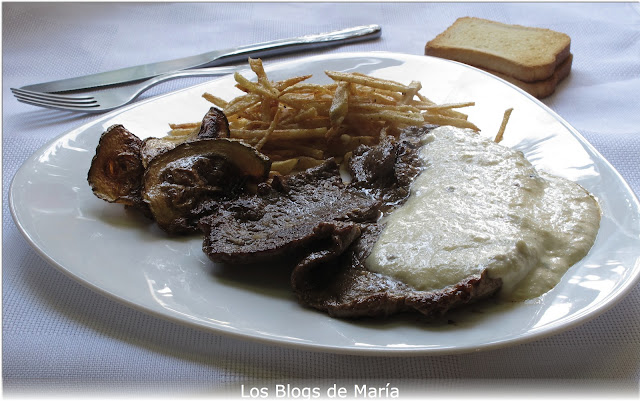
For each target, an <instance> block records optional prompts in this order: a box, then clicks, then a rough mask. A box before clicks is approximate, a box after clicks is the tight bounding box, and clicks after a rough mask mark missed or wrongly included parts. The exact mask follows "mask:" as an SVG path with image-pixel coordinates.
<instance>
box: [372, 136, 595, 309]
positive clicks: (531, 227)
mask: <svg viewBox="0 0 640 401" xmlns="http://www.w3.org/2000/svg"><path fill="white" fill-rule="evenodd" d="M421 141H422V144H423V146H422V147H421V149H420V157H421V158H422V159H423V163H424V165H425V168H424V170H423V171H422V172H421V173H420V174H419V175H418V177H416V179H415V181H414V183H413V184H412V187H411V194H410V196H409V198H408V199H407V201H406V203H405V204H404V205H402V206H401V207H399V208H398V209H396V210H394V211H393V212H391V213H390V214H389V215H387V216H385V217H384V218H383V221H382V223H383V224H385V227H384V229H383V231H382V233H381V235H380V238H379V239H378V241H377V242H376V244H375V245H374V247H373V249H372V252H371V254H370V255H369V257H368V258H367V260H366V262H365V263H366V265H367V268H369V269H370V270H371V271H374V272H378V273H383V274H386V275H389V276H392V277H395V278H397V279H399V280H401V281H403V282H405V283H407V284H410V285H412V286H413V287H415V288H417V289H419V290H425V291H430V290H438V289H443V288H445V287H447V286H450V285H454V284H456V283H458V282H460V281H461V280H463V279H465V278H467V277H469V276H471V275H474V274H479V273H481V272H482V271H484V270H485V269H486V270H487V273H488V274H489V276H490V277H494V278H497V277H499V278H501V279H502V281H503V286H502V290H501V295H502V296H503V297H506V298H508V299H512V300H523V299H530V298H535V297H537V296H539V295H542V294H544V293H545V292H547V291H548V290H550V289H551V288H553V287H554V286H555V285H556V284H557V283H558V282H559V280H560V278H561V277H562V276H563V274H564V273H565V272H566V271H567V270H568V268H569V267H570V266H571V265H573V264H574V263H576V262H578V261H579V260H580V259H582V258H583V257H584V256H585V255H586V254H587V253H588V251H589V249H590V248H591V246H592V245H593V243H594V241H595V238H596V234H597V232H598V228H599V225H600V208H599V206H598V204H597V202H596V201H595V199H594V198H593V196H591V195H590V194H589V193H588V192H587V191H586V190H584V189H583V188H582V187H581V186H579V185H578V184H575V183H573V182H571V181H568V180H566V179H563V178H560V177H555V176H552V175H549V174H546V173H544V172H538V171H537V170H536V169H535V168H534V167H533V166H532V165H531V163H529V161H527V160H526V159H525V157H524V155H523V154H522V152H519V151H516V150H513V149H510V148H507V147H504V146H502V145H499V144H497V143H495V142H493V141H491V140H489V139H487V138H484V137H482V136H480V135H479V134H477V133H475V132H474V131H472V130H463V129H458V128H454V127H439V128H436V129H434V130H432V131H431V132H430V133H428V134H425V135H424V136H423V137H422V138H421Z"/></svg>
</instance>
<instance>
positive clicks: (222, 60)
mask: <svg viewBox="0 0 640 401" xmlns="http://www.w3.org/2000/svg"><path fill="white" fill-rule="evenodd" d="M381 34H382V28H381V27H380V26H378V25H365V26H357V27H353V28H347V29H341V30H339V31H333V32H328V33H320V34H314V35H305V36H300V37H297V38H290V39H278V40H273V41H269V42H263V43H257V44H253V45H246V46H240V47H235V48H231V49H225V50H214V51H211V52H207V53H202V54H198V55H195V56H189V57H184V58H179V59H175V60H168V61H160V62H155V63H150V64H144V65H138V66H134V67H126V68H121V69H117V70H113V71H106V72H100V73H97V74H91V75H85V76H82V77H76V78H68V79H61V80H58V81H51V82H43V83H39V84H33V85H27V86H23V87H22V88H21V89H26V90H31V91H37V92H65V91H72V90H78V89H88V88H96V87H101V86H108V85H115V84H122V83H126V82H133V81H139V80H142V79H147V78H151V77H155V76H157V75H160V74H165V73H168V72H172V71H177V70H184V69H191V68H204V67H213V66H218V65H223V64H230V63H234V62H238V61H246V60H247V57H249V56H250V57H252V58H257V57H269V56H273V55H276V54H284V53H289V52H294V51H304V50H312V49H317V48H322V47H329V46H336V45H341V44H346V43H353V42H358V41H363V40H370V39H376V38H379V37H380V35H381Z"/></svg>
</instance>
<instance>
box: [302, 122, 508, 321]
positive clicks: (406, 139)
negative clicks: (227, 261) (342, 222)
mask: <svg viewBox="0 0 640 401" xmlns="http://www.w3.org/2000/svg"><path fill="white" fill-rule="evenodd" d="M433 128H435V127H434V126H425V127H410V128H407V129H406V130H405V131H403V133H402V135H401V136H400V139H399V140H395V139H393V138H385V139H384V140H383V141H382V142H381V143H380V144H379V145H378V146H375V147H361V148H359V149H357V150H356V151H355V152H354V154H353V157H352V159H351V162H350V166H349V168H350V171H351V175H352V183H351V185H352V187H354V188H358V189H360V190H363V191H365V192H367V193H369V194H370V195H371V196H373V197H375V198H376V199H378V200H380V202H381V207H382V208H383V209H385V211H386V212H390V211H392V210H393V209H394V208H396V207H398V206H400V205H401V204H402V203H404V201H405V200H406V198H407V197H408V194H409V189H410V186H411V182H412V181H413V179H414V178H415V177H416V176H417V174H418V173H419V172H420V170H421V169H422V168H423V166H422V165H421V164H420V162H419V158H418V157H417V153H418V152H419V138H420V137H421V136H422V135H423V134H425V133H427V132H428V131H429V130H431V129H433ZM383 228H384V227H383V225H382V224H380V223H378V222H374V223H369V224H361V227H360V231H361V235H360V236H359V237H358V238H357V239H356V240H355V241H354V242H353V243H352V244H351V246H350V247H349V248H348V249H347V250H346V251H345V252H344V253H343V254H342V255H341V256H340V257H339V258H333V259H329V260H325V261H323V263H318V262H317V261H316V259H315V258H314V255H313V254H312V255H310V256H309V257H307V258H305V259H303V260H302V261H301V262H300V263H299V264H298V265H297V266H296V267H295V268H294V270H293V272H292V275H291V285H292V287H293V290H294V292H295V293H296V296H297V297H298V300H299V301H300V303H301V304H303V305H306V306H309V307H312V308H315V309H319V310H322V311H325V312H327V313H328V314H329V315H331V316H335V317H343V318H347V317H348V318H353V317H365V316H370V317H376V316H389V315H392V314H396V313H400V312H407V311H417V312H420V313H422V314H423V315H426V316H428V317H436V316H440V315H443V314H444V313H446V312H447V311H448V310H450V309H452V308H456V307H459V306H462V305H465V304H469V303H472V302H475V301H477V300H480V299H483V298H487V297H489V296H491V295H493V294H495V293H496V292H497V291H498V290H499V289H500V287H501V285H502V281H501V280H500V279H492V278H489V277H488V276H487V274H486V273H482V274H480V275H477V276H472V277H468V278H466V279H465V280H463V281H461V282H459V283H457V284H456V285H453V286H450V287H447V288H444V289H442V290H438V291H420V290H417V289H415V288H413V287H411V286H410V285H408V284H405V283H403V282H401V281H399V280H397V279H394V278H392V277H389V276H386V275H383V274H379V273H374V272H371V271H369V270H368V269H367V268H366V266H365V265H364V260H365V259H366V258H367V256H368V255H369V253H370V251H371V249H372V248H373V245H374V244H375V242H376V241H377V239H378V237H379V235H380V233H381V231H382V229H383Z"/></svg>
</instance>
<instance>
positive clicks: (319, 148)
mask: <svg viewBox="0 0 640 401" xmlns="http://www.w3.org/2000/svg"><path fill="white" fill-rule="evenodd" d="M249 66H250V68H251V70H252V71H253V72H254V73H255V75H256V77H257V80H256V81H251V80H249V79H248V78H246V77H244V76H243V75H241V74H240V73H237V72H236V73H235V74H234V79H235V82H236V85H235V86H236V88H238V89H239V90H241V91H242V92H244V93H243V94H242V95H240V96H237V97H235V98H234V99H231V100H229V101H227V100H224V99H222V98H219V97H217V96H215V95H214V94H211V93H204V94H203V95H202V96H203V98H204V99H206V100H207V101H209V102H211V103H212V104H213V105H215V106H216V107H218V108H220V109H221V110H222V111H223V112H224V113H225V115H226V117H227V119H228V121H229V128H230V136H231V138H235V139H239V140H242V141H244V142H246V143H248V144H250V145H252V146H254V147H255V148H256V149H258V150H259V151H260V152H262V153H264V154H265V155H267V156H268V157H270V158H271V160H272V167H271V170H272V171H271V174H272V175H277V174H289V173H292V172H296V171H301V170H305V169H307V168H309V167H313V166H316V165H319V164H321V163H323V162H324V160H325V159H327V158H330V157H334V158H336V159H337V160H338V162H340V161H342V160H345V159H346V158H348V157H349V155H350V153H351V152H352V151H353V150H354V149H355V148H357V147H358V146H360V145H361V144H365V145H375V144H377V143H378V142H379V141H380V139H381V138H383V137H384V136H386V135H393V136H397V135H399V133H400V131H401V130H402V129H403V128H406V127H408V126H416V125H417V126H421V125H424V124H438V125H452V126H455V127H459V128H471V129H473V130H476V131H479V129H478V127H477V126H475V125H474V124H473V123H472V122H470V121H468V119H467V117H468V116H467V115H466V114H464V113H462V112H460V111H458V110H457V109H460V108H464V107H469V106H473V105H474V104H475V103H474V102H461V103H449V104H436V103H435V102H433V101H431V100H429V99H428V98H427V97H425V96H424V95H422V94H421V93H420V90H421V89H422V84H421V83H420V82H418V81H411V82H410V83H409V84H406V85H405V84H402V83H399V82H395V81H391V80H387V79H381V78H376V77H372V76H368V75H364V74H360V73H357V72H337V71H325V74H326V75H327V76H328V77H329V78H331V79H332V81H333V82H332V83H330V84H324V85H320V84H314V83H310V82H308V81H307V80H308V79H309V78H311V75H302V76H297V77H291V78H288V79H285V80H282V81H275V82H274V81H271V80H269V78H268V77H267V74H266V73H265V70H264V67H263V64H262V61H261V60H260V59H249ZM169 125H170V128H171V131H170V132H169V137H172V138H175V139H176V140H179V138H180V137H182V136H186V135H189V134H191V133H193V131H194V130H198V129H199V127H200V122H191V123H182V124H169Z"/></svg>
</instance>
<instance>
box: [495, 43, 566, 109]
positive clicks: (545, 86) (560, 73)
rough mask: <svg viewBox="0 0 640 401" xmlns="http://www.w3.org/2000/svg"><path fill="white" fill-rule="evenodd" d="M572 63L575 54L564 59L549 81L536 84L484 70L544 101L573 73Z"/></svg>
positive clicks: (545, 80) (535, 82)
mask: <svg viewBox="0 0 640 401" xmlns="http://www.w3.org/2000/svg"><path fill="white" fill-rule="evenodd" d="M572 62H573V54H569V57H567V58H566V59H564V61H563V62H562V63H560V65H559V66H558V68H556V70H555V71H554V72H553V74H552V75H551V77H549V78H547V79H543V80H541V81H534V82H524V81H521V80H519V79H516V78H513V77H511V76H509V75H505V74H502V73H499V72H496V71H491V70H487V69H484V68H483V69H484V70H485V71H487V72H489V73H491V74H493V75H496V76H498V77H500V78H502V79H504V80H505V81H509V82H511V83H512V84H514V85H516V86H517V87H519V88H521V89H523V90H525V91H526V92H528V93H530V94H531V95H532V96H535V97H537V98H538V99H542V98H545V97H547V96H550V95H552V94H553V92H555V91H556V87H557V86H558V83H559V82H560V81H562V80H563V79H565V78H566V77H567V76H568V75H569V72H571V63H572Z"/></svg>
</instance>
